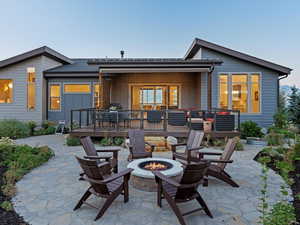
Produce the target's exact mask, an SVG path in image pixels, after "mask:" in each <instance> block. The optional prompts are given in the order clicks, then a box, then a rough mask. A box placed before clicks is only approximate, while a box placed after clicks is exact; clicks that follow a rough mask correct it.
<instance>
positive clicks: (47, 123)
mask: <svg viewBox="0 0 300 225" xmlns="http://www.w3.org/2000/svg"><path fill="white" fill-rule="evenodd" d="M41 126H42V128H43V129H45V130H46V129H47V128H48V127H55V122H52V121H49V120H44V121H43V122H42V124H41Z"/></svg>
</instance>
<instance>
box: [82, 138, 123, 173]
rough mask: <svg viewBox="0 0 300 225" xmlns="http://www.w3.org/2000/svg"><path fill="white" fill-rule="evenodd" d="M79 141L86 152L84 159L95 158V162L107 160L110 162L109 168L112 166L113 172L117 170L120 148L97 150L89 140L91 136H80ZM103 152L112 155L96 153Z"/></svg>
mask: <svg viewBox="0 0 300 225" xmlns="http://www.w3.org/2000/svg"><path fill="white" fill-rule="evenodd" d="M80 142H81V144H82V146H83V149H84V151H85V153H86V156H84V158H85V159H95V160H96V161H97V163H101V162H103V161H107V162H109V163H110V165H111V168H113V172H114V173H117V172H118V152H119V151H120V148H114V149H107V150H97V149H96V148H95V145H94V144H93V142H92V140H91V137H82V138H80ZM104 152H105V153H112V156H99V155H98V153H104Z"/></svg>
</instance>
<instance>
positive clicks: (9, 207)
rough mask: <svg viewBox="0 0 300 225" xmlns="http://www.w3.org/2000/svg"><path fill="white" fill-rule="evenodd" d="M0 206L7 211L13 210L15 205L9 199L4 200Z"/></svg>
mask: <svg viewBox="0 0 300 225" xmlns="http://www.w3.org/2000/svg"><path fill="white" fill-rule="evenodd" d="M0 207H1V208H2V209H4V210H6V211H12V210H13V205H12V204H11V202H9V201H4V202H2V203H1V204H0Z"/></svg>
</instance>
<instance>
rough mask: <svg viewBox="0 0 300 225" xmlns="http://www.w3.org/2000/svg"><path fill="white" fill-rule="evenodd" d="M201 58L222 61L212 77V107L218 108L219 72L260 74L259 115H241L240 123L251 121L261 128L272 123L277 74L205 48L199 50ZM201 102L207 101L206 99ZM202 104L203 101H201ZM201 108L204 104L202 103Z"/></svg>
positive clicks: (275, 109)
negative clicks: (260, 107)
mask: <svg viewBox="0 0 300 225" xmlns="http://www.w3.org/2000/svg"><path fill="white" fill-rule="evenodd" d="M201 55H202V58H208V59H209V58H218V59H221V60H223V62H224V63H223V64H222V65H221V66H216V67H215V70H214V72H213V75H212V87H213V88H212V106H213V107H218V90H219V87H218V73H220V72H260V73H261V74H262V77H261V79H262V80H261V101H262V102H261V106H262V109H261V114H241V121H242V122H243V121H246V120H253V121H255V122H257V123H258V124H259V125H260V126H262V127H269V126H270V125H272V123H273V115H274V113H275V112H276V111H277V90H278V89H277V88H278V87H277V86H278V84H277V79H278V74H277V73H276V72H274V71H272V70H270V69H267V68H264V67H261V66H258V65H255V64H253V63H249V62H245V61H243V60H240V59H237V58H234V57H231V56H227V55H224V54H222V53H218V52H215V51H213V50H209V49H206V48H202V49H201ZM203 100H206V101H207V98H204V99H203ZM202 102H203V101H202ZM203 106H205V104H204V103H203Z"/></svg>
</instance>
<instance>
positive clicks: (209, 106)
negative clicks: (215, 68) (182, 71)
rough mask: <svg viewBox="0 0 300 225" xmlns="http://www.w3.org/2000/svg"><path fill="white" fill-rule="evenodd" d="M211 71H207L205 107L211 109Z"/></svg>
mask: <svg viewBox="0 0 300 225" xmlns="http://www.w3.org/2000/svg"><path fill="white" fill-rule="evenodd" d="M211 86H212V72H208V73H207V109H208V110H211V109H212V87H211Z"/></svg>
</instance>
